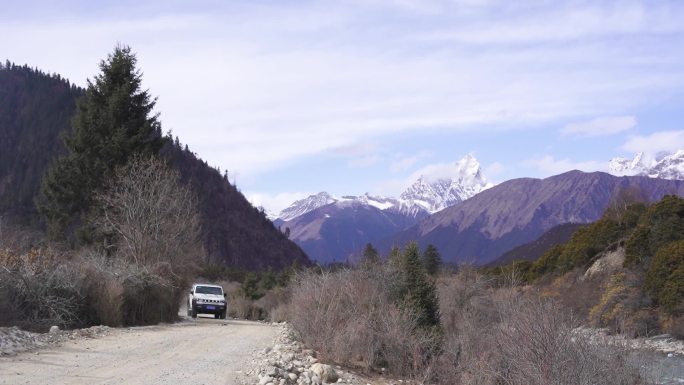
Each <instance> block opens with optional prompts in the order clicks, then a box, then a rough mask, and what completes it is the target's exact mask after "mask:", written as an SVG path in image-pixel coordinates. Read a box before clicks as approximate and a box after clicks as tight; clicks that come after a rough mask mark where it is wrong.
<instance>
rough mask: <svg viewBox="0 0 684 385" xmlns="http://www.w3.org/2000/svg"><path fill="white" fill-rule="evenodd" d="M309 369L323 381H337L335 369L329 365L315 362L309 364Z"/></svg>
mask: <svg viewBox="0 0 684 385" xmlns="http://www.w3.org/2000/svg"><path fill="white" fill-rule="evenodd" d="M311 371H312V372H314V374H316V375H317V376H318V378H320V379H321V381H323V382H325V383H333V382H337V380H338V379H339V376H338V375H337V372H336V371H335V369H334V368H333V367H332V366H330V365H325V364H321V363H315V364H313V365H311Z"/></svg>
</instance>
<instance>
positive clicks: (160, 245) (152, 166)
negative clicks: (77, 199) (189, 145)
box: [94, 157, 203, 276]
mask: <svg viewBox="0 0 684 385" xmlns="http://www.w3.org/2000/svg"><path fill="white" fill-rule="evenodd" d="M96 199H97V202H98V204H99V207H100V215H99V216H97V217H96V218H95V219H94V224H95V225H96V227H97V228H98V229H99V230H100V231H101V232H102V233H104V234H105V235H109V236H110V237H111V238H112V239H113V240H114V243H113V244H108V245H106V247H108V248H114V249H115V250H116V252H115V253H116V255H117V257H120V258H123V259H125V260H127V261H128V262H130V263H134V264H136V265H138V266H141V267H144V268H146V269H148V270H151V271H159V270H164V271H167V272H169V273H171V274H173V275H176V276H182V275H184V274H186V272H188V271H189V269H192V268H193V267H194V263H196V262H197V261H198V260H199V259H200V258H201V257H203V255H202V246H201V242H200V237H199V231H200V225H199V213H198V210H197V206H196V202H195V196H194V194H193V193H192V191H191V190H190V188H189V187H188V186H185V185H182V184H181V183H180V178H179V176H178V173H177V172H176V171H173V170H172V169H170V168H169V167H168V166H166V165H165V164H164V163H163V162H162V161H161V160H158V159H156V158H141V157H136V158H133V160H131V162H130V163H129V164H128V165H126V166H125V167H123V168H122V169H120V170H118V171H117V173H116V176H115V178H114V179H113V181H112V183H110V184H109V185H108V186H107V188H106V189H105V191H104V192H103V193H101V194H98V195H97V198H96Z"/></svg>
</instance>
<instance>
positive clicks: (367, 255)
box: [363, 242, 380, 265]
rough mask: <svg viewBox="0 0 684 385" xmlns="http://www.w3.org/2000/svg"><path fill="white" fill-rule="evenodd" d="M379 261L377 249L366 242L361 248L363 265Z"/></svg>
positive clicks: (374, 263) (375, 263)
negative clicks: (363, 247) (364, 246)
mask: <svg viewBox="0 0 684 385" xmlns="http://www.w3.org/2000/svg"><path fill="white" fill-rule="evenodd" d="M378 263H380V257H379V254H378V250H376V249H375V247H373V244H371V243H370V242H369V243H367V244H366V248H365V249H363V264H364V265H377V264H378Z"/></svg>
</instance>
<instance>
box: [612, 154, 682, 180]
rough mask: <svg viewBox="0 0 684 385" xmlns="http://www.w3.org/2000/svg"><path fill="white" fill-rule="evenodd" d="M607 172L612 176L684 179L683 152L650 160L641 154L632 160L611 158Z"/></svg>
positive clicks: (660, 155)
mask: <svg viewBox="0 0 684 385" xmlns="http://www.w3.org/2000/svg"><path fill="white" fill-rule="evenodd" d="M608 170H609V172H610V173H611V174H614V175H642V176H649V177H651V178H662V179H680V180H682V179H684V150H679V151H677V152H675V153H672V154H669V153H665V154H659V155H658V156H656V157H653V158H650V157H647V156H646V155H644V153H643V152H640V153H638V154H636V156H635V157H634V158H633V159H626V158H621V157H618V158H613V159H611V160H610V163H609V165H608Z"/></svg>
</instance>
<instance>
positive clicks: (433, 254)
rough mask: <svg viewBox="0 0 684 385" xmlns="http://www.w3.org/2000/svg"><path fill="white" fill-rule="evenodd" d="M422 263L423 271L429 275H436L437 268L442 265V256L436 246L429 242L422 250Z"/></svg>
mask: <svg viewBox="0 0 684 385" xmlns="http://www.w3.org/2000/svg"><path fill="white" fill-rule="evenodd" d="M423 265H424V266H425V271H426V272H427V273H428V274H430V275H431V276H433V277H434V276H436V275H437V274H438V273H439V268H440V266H441V265H442V257H441V256H440V255H439V251H437V248H436V247H435V246H434V245H432V244H430V245H428V247H427V248H426V249H425V252H423Z"/></svg>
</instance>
